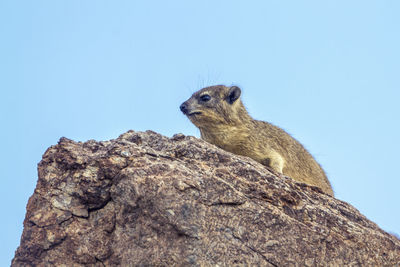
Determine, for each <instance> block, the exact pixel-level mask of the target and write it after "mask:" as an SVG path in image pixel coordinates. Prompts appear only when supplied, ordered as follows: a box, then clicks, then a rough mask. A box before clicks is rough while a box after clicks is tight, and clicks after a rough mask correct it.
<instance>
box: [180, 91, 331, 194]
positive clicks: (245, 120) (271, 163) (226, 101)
mask: <svg viewBox="0 0 400 267" xmlns="http://www.w3.org/2000/svg"><path fill="white" fill-rule="evenodd" d="M240 95H241V90H240V88H239V87H237V86H232V87H227V86H224V85H216V86H210V87H206V88H203V89H201V90H199V91H197V92H196V93H194V94H193V95H192V96H191V97H190V98H189V99H188V100H187V101H185V102H184V103H183V104H182V105H181V106H180V109H181V111H182V112H183V113H184V114H185V115H186V116H187V117H188V118H189V119H190V121H191V122H192V123H193V124H194V125H196V126H197V127H198V128H199V130H200V133H201V138H202V139H204V140H205V141H207V142H209V143H211V144H214V145H216V146H218V147H220V148H222V149H224V150H226V151H229V152H232V153H234V154H238V155H243V156H247V157H250V158H252V159H254V160H256V161H258V162H260V163H261V164H263V165H265V166H267V167H269V168H271V169H272V170H274V171H275V172H278V173H282V174H284V175H287V176H289V177H291V178H293V179H295V180H297V181H299V182H303V183H306V184H309V185H313V186H317V187H319V188H321V189H322V191H323V192H325V193H326V194H328V195H331V196H333V190H332V187H331V184H330V183H329V180H328V178H327V176H326V174H325V172H324V170H323V169H322V167H321V166H320V165H319V164H318V163H317V161H316V160H315V159H314V158H313V156H312V155H311V154H310V153H309V152H308V151H307V150H306V149H305V148H304V147H303V145H301V144H300V143H299V142H298V141H297V140H296V139H294V138H293V137H291V136H290V135H289V134H288V133H286V132H285V131H284V130H282V129H281V128H279V127H277V126H275V125H272V124H271V123H268V122H264V121H259V120H254V119H253V118H252V117H251V116H250V115H249V114H248V112H247V110H246V108H245V107H244V105H243V103H242V101H241V99H240Z"/></svg>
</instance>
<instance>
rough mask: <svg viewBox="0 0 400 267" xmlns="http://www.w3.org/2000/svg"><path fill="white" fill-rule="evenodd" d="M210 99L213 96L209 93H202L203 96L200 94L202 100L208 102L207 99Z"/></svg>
mask: <svg viewBox="0 0 400 267" xmlns="http://www.w3.org/2000/svg"><path fill="white" fill-rule="evenodd" d="M210 99H211V96H209V95H202V96H200V100H201V101H203V102H207V101H209V100H210Z"/></svg>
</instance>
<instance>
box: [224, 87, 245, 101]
mask: <svg viewBox="0 0 400 267" xmlns="http://www.w3.org/2000/svg"><path fill="white" fill-rule="evenodd" d="M241 92H242V91H241V90H240V88H239V87H237V86H232V87H231V88H229V92H228V97H227V101H228V103H229V104H231V105H232V104H233V103H234V102H235V101H236V100H238V98H239V97H240V94H241Z"/></svg>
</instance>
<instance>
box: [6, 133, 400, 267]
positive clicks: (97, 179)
mask: <svg viewBox="0 0 400 267" xmlns="http://www.w3.org/2000/svg"><path fill="white" fill-rule="evenodd" d="M38 169H39V179H38V182H37V186H36V189H35V192H34V194H33V195H32V197H31V198H30V199H29V202H28V205H27V213H26V217H25V221H24V231H23V234H22V238H21V244H20V246H19V248H18V249H17V251H16V253H15V257H14V259H13V261H12V266H53V265H54V266H116V265H121V266H153V265H154V266H173V265H178V266H181V265H184V266H192V265H193V266H210V265H213V266H232V265H248V266H254V265H255V266H344V265H349V266H361V265H362V266H382V265H386V266H393V265H396V264H398V263H399V262H400V241H399V240H398V239H397V238H395V237H394V236H392V235H390V234H388V233H386V232H384V231H382V230H381V229H380V228H379V227H378V226H377V225H376V224H375V223H373V222H371V221H369V220H368V219H366V218H365V217H364V216H363V215H361V214H360V213H359V212H358V211H357V210H356V209H355V208H353V207H352V206H351V205H349V204H347V203H345V202H343V201H340V200H337V199H335V198H332V197H330V196H328V195H326V194H324V193H322V192H321V191H320V190H319V189H318V188H315V187H311V186H308V185H305V184H300V183H297V182H295V181H294V180H292V179H290V178H288V177H279V176H277V175H275V174H273V173H271V172H270V171H268V170H267V169H266V168H265V167H264V166H262V165H260V164H258V163H257V162H255V161H253V160H251V159H249V158H245V157H241V156H236V155H233V154H230V153H228V152H225V151H223V150H221V149H218V148H216V147H215V146H213V145H210V144H208V143H206V142H204V141H202V140H199V139H197V138H194V137H191V136H184V135H181V134H178V135H175V136H174V137H172V138H167V137H164V136H161V135H159V134H157V133H154V132H151V131H147V132H134V131H129V132H127V133H125V134H123V135H121V136H120V137H119V138H117V139H115V140H111V141H105V142H96V141H93V140H91V141H88V142H85V143H81V142H74V141H72V140H69V139H66V138H61V139H60V141H59V143H58V144H57V145H55V146H52V147H50V148H49V149H48V150H47V151H46V153H45V154H44V156H43V159H42V161H41V162H40V163H39V167H38Z"/></svg>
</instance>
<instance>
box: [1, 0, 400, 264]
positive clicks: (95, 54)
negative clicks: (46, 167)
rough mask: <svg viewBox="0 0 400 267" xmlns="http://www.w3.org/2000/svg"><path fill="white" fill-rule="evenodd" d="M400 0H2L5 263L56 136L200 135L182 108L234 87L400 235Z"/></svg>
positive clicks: (343, 192)
mask: <svg viewBox="0 0 400 267" xmlns="http://www.w3.org/2000/svg"><path fill="white" fill-rule="evenodd" d="M399 13H400V2H399V1H396V0H393V1H378V0H375V1H367V0H362V1H361V0H360V1H344V0H343V1H265V0H262V1H261V0H260V1H232V0H225V1H222V0H219V1H215V0H208V1H183V0H182V1H100V0H96V1H94V0H90V1H89V0H87V1H77V0H63V1H61V0H59V1H54V0H52V1H17V0H1V1H0V38H1V42H0V88H1V97H0V99H1V105H0V116H1V117H0V118H1V131H0V142H1V148H2V152H1V153H0V164H1V181H2V186H1V187H0V197H1V200H0V205H1V211H2V214H3V215H2V219H1V220H0V229H1V231H2V232H1V234H0V237H1V242H0V265H1V266H7V265H9V264H10V260H11V258H12V257H13V256H14V251H15V249H16V248H17V246H18V244H19V241H20V236H21V232H22V222H23V219H24V215H25V207H26V203H27V201H28V198H29V197H30V196H31V195H32V193H33V190H34V188H35V186H36V181H37V170H36V168H37V163H38V162H39V161H40V159H41V156H42V154H43V153H44V152H45V150H46V148H48V147H49V146H51V145H54V144H56V143H57V141H58V140H59V138H60V137H61V136H65V137H68V138H71V139H74V140H79V141H86V140H88V139H96V140H108V139H111V138H116V137H117V136H118V135H119V134H121V133H123V132H125V131H127V130H129V129H133V130H138V131H144V130H147V129H151V130H154V131H157V132H160V133H162V134H164V135H167V136H171V135H173V134H174V133H179V132H182V133H184V134H187V135H195V136H199V133H198V131H197V129H196V128H195V127H194V126H193V125H192V124H191V123H190V122H189V120H188V119H187V118H186V117H185V116H183V115H182V114H181V113H180V111H179V109H178V107H179V105H180V104H181V103H182V102H183V101H184V100H186V99H187V98H188V97H189V96H190V95H191V93H193V92H194V91H196V90H197V89H199V88H201V87H203V86H207V85H213V84H221V83H222V84H226V85H232V84H235V85H239V86H240V87H241V88H242V99H243V101H244V103H245V105H246V106H247V108H248V110H249V112H250V114H251V115H252V116H253V117H254V118H256V119H261V120H266V121H270V122H272V123H274V124H276V125H278V126H280V127H282V128H284V129H285V130H287V131H288V132H289V133H291V134H292V135H293V136H294V137H295V138H297V139H298V140H300V142H302V143H303V144H304V145H305V146H306V147H307V148H308V149H309V150H310V152H311V153H312V154H313V155H314V156H315V157H316V158H317V160H318V161H319V162H320V163H321V164H322V165H323V167H324V168H325V170H326V172H327V173H328V176H329V178H330V181H331V182H332V185H333V187H334V190H335V192H336V196H337V198H339V199H341V200H344V201H346V202H349V203H350V204H352V205H354V206H355V207H356V208H357V209H359V210H360V211H361V212H362V213H363V214H364V215H366V216H367V217H368V218H369V219H371V220H372V221H374V222H376V223H377V224H378V225H379V226H380V227H382V228H383V229H385V230H387V231H391V232H396V233H400V223H399V222H400V210H399V203H400V194H399V192H398V191H399V188H400V177H399V176H400V174H399V171H398V170H397V167H399V151H400V142H399V138H400V126H399V115H400V107H399V99H400V93H399V90H400V75H399V74H400V52H399V51H400V32H399V30H400V16H399Z"/></svg>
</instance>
